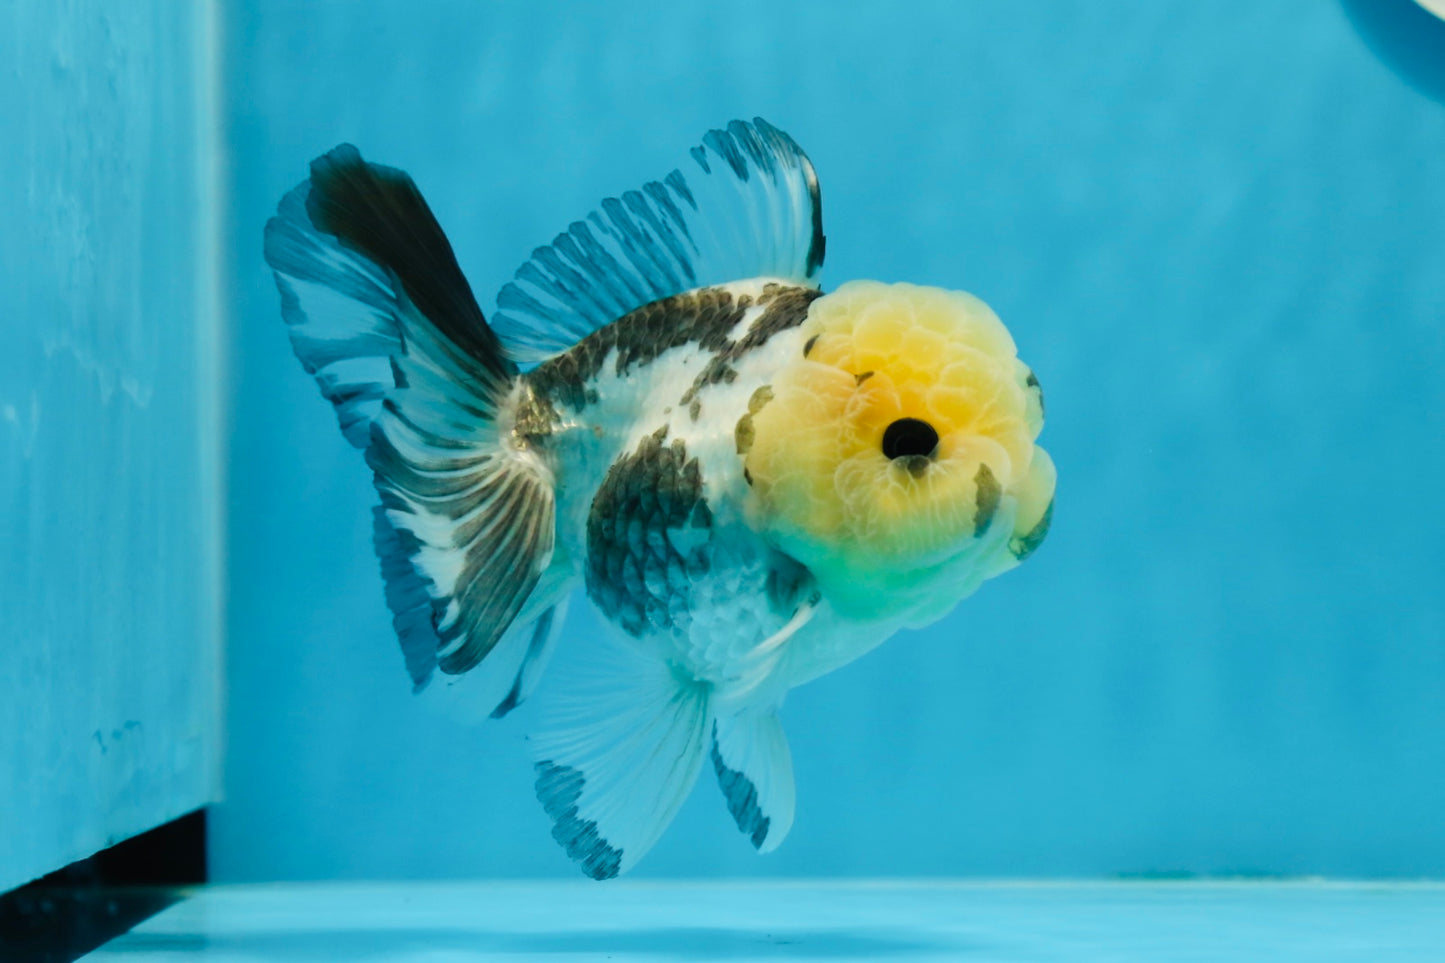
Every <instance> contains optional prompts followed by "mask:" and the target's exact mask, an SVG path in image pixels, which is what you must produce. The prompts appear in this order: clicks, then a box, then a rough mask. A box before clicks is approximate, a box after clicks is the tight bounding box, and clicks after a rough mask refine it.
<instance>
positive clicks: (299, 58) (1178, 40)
mask: <svg viewBox="0 0 1445 963" xmlns="http://www.w3.org/2000/svg"><path fill="white" fill-rule="evenodd" d="M1386 2H1389V3H1396V2H1398V3H1399V5H1400V6H1401V7H1404V6H1405V0H1381V3H1382V4H1384V3H1386ZM907 9H908V11H909V12H908V14H907V15H906V16H905V15H904V13H903V12H902V10H903V8H901V7H900V6H899V5H898V4H896V3H884V2H858V3H849V4H834V3H825V2H785V0H769V2H767V3H761V2H757V3H737V4H731V5H719V4H709V5H692V4H655V5H649V4H641V3H618V4H606V5H602V4H598V5H586V6H584V5H574V4H563V3H557V2H529V3H492V4H473V3H467V2H462V0H454V2H427V3H417V2H415V0H410V2H398V0H381V2H373V3H369V4H366V5H360V4H343V3H334V4H309V5H304V6H303V5H298V4H293V3H289V2H284V0H255V2H249V3H234V4H223V5H222V25H223V42H224V49H225V53H226V59H225V68H224V85H225V89H227V90H228V91H229V93H228V95H227V98H226V101H225V104H226V108H225V109H226V111H227V116H226V122H227V126H226V130H227V137H228V140H229V145H228V149H229V160H228V171H229V173H228V178H229V179H228V189H229V191H230V195H229V196H230V207H229V222H230V230H229V234H228V242H229V245H230V250H229V263H230V264H231V274H230V276H229V297H228V303H229V304H230V305H231V319H230V324H231V328H232V331H231V338H230V343H229V347H230V357H229V361H228V364H229V377H230V383H229V392H230V397H231V398H232V401H231V402H230V428H229V432H228V434H227V438H226V441H227V444H228V446H229V448H228V454H229V464H230V474H229V495H228V502H227V508H228V512H227V517H228V522H229V526H230V533H229V556H228V559H229V569H228V571H229V574H228V582H227V584H228V617H227V624H226V627H227V632H228V639H227V659H228V665H227V671H228V676H227V686H228V710H227V711H228V715H227V720H228V726H227V738H228V746H227V768H226V772H225V787H226V801H225V803H224V804H223V805H221V806H219V807H217V808H216V809H215V810H214V811H213V817H212V823H211V825H212V829H213V839H212V858H213V871H214V873H215V874H216V875H217V876H218V877H219V878H220V879H223V880H253V879H268V878H305V877H311V878H331V877H418V876H420V877H429V876H436V877H458V876H509V877H511V876H553V875H556V876H563V877H567V876H570V875H571V874H573V873H574V872H575V870H574V869H573V868H572V867H571V866H570V865H569V864H568V862H567V861H566V859H565V857H564V856H563V854H562V853H561V852H560V850H558V849H557V848H556V846H555V845H554V844H553V842H552V841H551V839H550V838H549V836H548V827H547V823H546V820H545V818H544V817H543V815H542V814H541V812H540V810H539V808H538V807H537V805H536V803H535V802H534V800H533V798H532V794H531V770H530V767H529V764H528V757H527V753H526V749H525V746H524V745H523V743H522V741H521V737H522V734H523V732H524V731H525V728H526V722H527V719H526V717H525V714H523V717H522V718H519V719H515V720H510V721H508V722H505V723H500V724H489V725H487V726H485V727H481V728H475V729H468V728H462V727H458V726H456V725H455V724H453V723H451V722H449V721H447V720H446V719H445V718H440V717H437V716H435V715H432V714H430V713H428V712H426V711H423V709H422V708H421V707H419V706H418V705H417V704H416V703H415V702H414V701H413V700H412V699H411V697H410V695H409V692H408V688H409V687H408V684H407V680H406V677H405V674H404V672H403V670H402V663H401V659H400V655H399V653H398V651H397V649H396V644H395V640H394V638H393V637H392V633H391V629H390V626H389V619H388V617H387V613H386V611H385V609H384V606H383V602H382V595H381V590H380V582H379V578H378V576H377V572H376V564H375V562H374V560H373V558H372V554H371V549H370V544H369V540H370V522H369V517H370V516H369V506H370V504H371V502H372V501H373V500H374V494H373V492H372V489H371V486H370V482H369V477H368V473H367V472H366V471H365V469H364V467H363V465H362V464H361V461H360V459H359V458H358V457H357V455H356V453H355V452H354V451H353V450H351V449H350V448H349V447H348V446H347V445H346V444H345V443H344V442H343V440H342V439H341V437H340V436H339V434H338V433H337V432H336V429H335V424H334V420H333V417H332V414H331V412H330V411H329V409H328V407H327V406H326V405H325V404H323V403H322V402H321V401H320V400H319V399H318V398H317V397H316V391H315V387H314V385H313V383H312V382H311V379H310V378H308V377H307V376H306V375H305V374H304V373H303V372H302V371H301V370H300V368H299V366H298V365H297V364H296V362H295V360H294V358H293V357H292V356H291V351H290V349H289V346H288V345H287V342H286V337H285V333H284V330H283V325H282V324H281V321H280V319H279V316H278V311H277V298H276V293H275V290H274V286H273V285H272V282H271V280H270V277H269V276H268V274H267V272H266V271H265V269H264V266H263V264H262V261H261V256H260V237H261V228H262V225H263V223H264V222H265V220H266V218H267V217H268V216H269V215H270V213H271V212H272V211H273V210H274V205H275V203H276V201H277V199H278V198H279V197H280V196H281V194H282V193H283V192H284V191H285V190H287V189H288V188H290V187H291V186H292V185H293V184H294V183H295V182H297V181H298V180H299V179H300V178H301V177H302V176H303V175H304V173H305V164H306V162H307V161H308V160H309V159H310V158H311V157H313V156H315V155H316V154H318V153H320V152H322V151H324V150H326V149H328V148H330V147H331V146H333V145H334V144H335V143H337V142H339V141H343V140H347V141H352V142H354V143H356V144H357V145H359V146H360V147H361V148H362V150H363V151H364V152H365V153H366V155H367V156H368V157H369V158H371V159H374V160H378V161H381V162H384V163H388V164H392V165H395V166H399V167H403V168H405V169H407V170H409V171H410V172H411V173H412V174H413V175H414V177H415V178H416V180H417V181H418V183H419V184H420V186H421V187H422V189H423V190H424V191H425V192H426V194H427V196H428V198H429V200H430V202H431V204H432V207H433V209H434V210H435V211H436V212H437V214H438V216H439V218H440V220H441V222H442V224H443V225H444V226H445V227H446V229H447V230H448V232H449V234H450V236H451V237H452V240H453V242H454V245H455V247H456V250H457V254H458V257H459V260H460V262H461V264H462V266H463V268H464V269H465V270H466V271H467V273H468V275H469V277H470V278H471V280H472V284H473V286H474V288H475V289H476V291H477V293H478V295H479V297H480V298H481V300H482V302H483V305H484V307H485V306H486V305H487V304H488V302H489V300H490V297H491V295H492V293H493V292H495V291H496V289H497V288H498V287H499V286H500V285H501V284H502V283H503V282H504V281H505V280H507V278H508V277H509V274H510V272H511V270H512V269H513V268H514V267H515V266H516V265H517V264H518V263H520V262H521V261H522V260H523V259H524V258H525V257H526V256H527V255H528V253H529V252H530V250H531V248H532V247H533V246H535V245H537V244H540V243H543V242H545V241H547V240H549V239H550V238H551V236H552V235H553V234H554V233H555V232H557V231H558V230H560V229H562V228H563V227H565V225H566V224H567V223H568V222H569V221H571V220H573V219H574V218H576V217H579V216H581V215H582V214H583V213H585V212H586V211H588V210H590V209H591V208H592V207H593V206H594V204H595V203H596V201H597V200H598V199H599V198H601V197H602V196H604V195H607V194H612V193H616V192H618V191H621V190H625V189H629V188H632V187H635V186H637V185H638V184H640V183H641V182H642V181H644V180H647V179H651V178H654V177H657V176H659V175H661V174H663V173H665V172H666V171H668V170H670V169H671V168H672V167H673V166H674V165H676V164H678V163H679V162H680V161H681V160H682V159H683V156H684V151H685V149H686V148H687V147H688V146H690V145H692V144H693V143H695V142H696V140H697V138H698V137H699V136H700V135H701V134H702V133H703V131H705V130H706V129H708V128H709V127H712V126H717V125H720V124H722V123H724V122H726V121H727V120H729V119H731V118H733V117H751V116H753V115H755V114H761V115H763V116H765V117H767V118H768V119H769V120H771V121H772V122H773V123H775V124H777V125H778V126H780V127H782V128H784V129H785V130H787V131H788V132H790V133H791V134H792V135H793V136H794V137H795V138H796V139H797V140H798V141H799V142H800V143H801V144H802V145H803V146H804V148H805V149H807V150H808V152H809V153H810V154H811V156H812V158H813V160H814V162H815V164H816V165H817V168H818V171H819V174H820V177H821V180H822V185H823V194H824V207H825V221H826V229H827V233H828V238H829V244H828V262H827V266H826V268H825V271H824V286H825V287H831V286H834V285H836V284H838V283H840V282H842V281H844V280H847V279H850V278H854V277H871V278H879V279H884V280H910V281H917V282H922V283H929V284H937V285H942V286H947V287H959V288H965V289H968V290H971V291H973V292H975V293H977V294H979V295H980V296H982V297H983V298H984V299H986V300H987V301H989V302H990V303H991V304H992V305H993V306H994V307H995V308H996V309H997V310H998V312H999V314H1000V315H1001V316H1002V317H1003V318H1004V320H1005V321H1006V322H1007V323H1008V324H1009V325H1010V327H1011V329H1012V330H1013V332H1014V335H1015V337H1016V339H1017V341H1018V343H1019V345H1020V350H1021V353H1022V355H1023V357H1025V358H1026V359H1027V360H1028V361H1029V362H1030V364H1031V365H1032V366H1033V367H1034V369H1035V370H1036V371H1037V372H1038V375H1039V377H1040V379H1041V380H1042V382H1043V386H1044V390H1045V393H1046V395H1047V399H1048V424H1047V427H1046V429H1045V432H1044V436H1043V442H1044V444H1045V445H1046V447H1047V448H1048V449H1049V451H1050V452H1051V453H1052V454H1053V456H1054V458H1055V460H1056V462H1057V464H1058V467H1059V476H1060V480H1059V488H1058V502H1057V509H1056V513H1055V522H1054V528H1053V532H1052V534H1051V535H1050V538H1049V540H1048V542H1047V543H1046V544H1045V545H1044V547H1043V549H1042V550H1041V551H1040V552H1039V554H1038V555H1037V556H1036V557H1035V558H1034V559H1032V560H1030V561H1029V562H1028V563H1027V564H1026V565H1025V566H1024V567H1022V568H1021V569H1020V570H1018V571H1017V572H1015V573H1012V574H1010V575H1008V576H1006V577H1004V578H1002V579H1000V580H999V581H997V582H994V583H990V584H989V585H986V586H985V587H984V588H983V590H982V591H981V592H980V593H979V594H978V595H977V596H976V597H974V598H973V599H970V600H969V601H967V602H966V603H964V605H963V606H962V607H961V608H960V609H959V610H958V611H957V612H956V613H955V614H954V615H953V616H951V617H950V618H949V619H947V620H945V621H944V622H942V623H940V624H938V625H937V626H935V627H933V628H931V629H929V630H927V631H924V632H917V633H905V634H903V635H901V636H900V637H898V638H896V639H894V640H892V641H890V642H889V643H888V644H886V645H885V646H883V647H882V648H881V649H879V650H878V651H877V652H875V653H874V654H872V655H870V656H868V657H867V658H865V659H864V660H862V661H860V662H859V663H856V664H854V665H853V666H850V667H848V668H846V669H844V670H842V671H840V672H838V673H836V674H834V675H832V676H829V677H827V678H824V679H822V680H820V681H818V682H817V683H814V684H813V685H811V686H809V687H807V688H804V689H801V690H799V691H797V692H796V693H794V695H793V696H792V697H791V699H790V701H789V703H788V705H787V707H786V708H785V710H784V716H783V719H784V724H785V726H786V728H787V730H788V732H789V736H790V739H791V743H792V748H793V755H794V759H795V762H796V768H797V777H798V793H799V804H798V819H797V824H796V826H795V828H794V829H793V832H792V835H791V836H790V838H789V839H788V840H787V842H786V843H785V844H784V846H783V847H782V849H781V850H780V851H778V852H777V853H775V854H773V855H771V856H769V857H766V858H759V857H757V856H755V855H754V854H753V853H752V852H751V848H750V847H749V846H748V845H747V843H746V841H745V840H744V839H742V838H741V837H740V836H739V835H738V834H737V833H736V831H735V830H734V829H733V828H732V826H731V824H730V821H729V819H728V816H727V814H726V812H725V810H724V808H723V806H722V805H721V801H720V798H719V797H718V794H717V792H716V790H715V788H714V787H713V786H711V785H710V784H708V781H707V780H706V779H704V780H703V783H702V784H701V785H700V786H699V789H698V791H697V793H696V794H695V795H694V797H693V799H692V800H691V802H690V803H689V804H688V806H687V807H686V808H685V809H684V811H683V813H682V815H681V816H680V818H679V819H678V820H677V822H676V823H675V824H674V826H673V827H672V829H671V830H670V831H669V832H668V834H667V835H666V836H665V837H664V838H663V840H662V842H661V843H660V844H659V845H658V846H657V848H656V849H655V850H654V851H653V852H652V853H651V854H650V855H649V856H648V858H647V859H646V860H645V861H644V862H643V864H642V865H641V867H639V869H638V871H637V875H638V876H644V877H645V876H671V875H686V876H704V877H706V876H729V875H761V876H771V875H777V876H793V875H806V876H832V875H873V876H877V875H978V874H983V875H989V876H1078V875H1088V876H1098V875H1103V876H1110V875H1115V874H1130V875H1135V874H1142V875H1149V874H1239V873H1245V874H1301V873H1303V874H1327V875H1344V876H1376V875H1380V876H1407V877H1408V876H1418V875H1436V876H1438V875H1441V874H1445V821H1442V820H1441V818H1440V814H1441V813H1442V812H1445V591H1442V590H1445V540H1442V538H1441V537H1440V535H1441V531H1442V528H1445V502H1442V500H1441V499H1440V498H1439V497H1438V493H1439V490H1440V479H1441V477H1442V474H1445V379H1442V377H1441V375H1440V373H1441V371H1442V370H1445V325H1442V321H1445V177H1442V176H1441V170H1442V162H1445V106H1442V104H1441V103H1440V102H1437V101H1436V100H1434V99H1432V97H1431V94H1430V91H1431V88H1430V87H1429V84H1428V82H1426V81H1422V80H1420V78H1419V75H1418V74H1414V73H1411V71H1410V69H1405V68H1401V67H1400V63H1401V61H1399V60H1398V59H1390V60H1389V63H1388V64H1387V63H1386V61H1385V60H1382V59H1381V58H1380V57H1379V56H1377V51H1378V50H1380V49H1381V48H1380V47H1379V44H1378V43H1376V41H1375V40H1373V39H1372V40H1371V41H1370V42H1369V43H1367V42H1366V40H1365V39H1364V38H1362V36H1361V34H1360V33H1359V32H1358V31H1357V30H1356V29H1355V26H1354V22H1352V20H1351V19H1350V17H1348V16H1347V15H1346V11H1345V9H1344V8H1343V7H1342V6H1339V5H1337V4H1334V3H1321V2H1308V0H1220V2H1217V3H1208V4H1204V3H1195V2H1188V0H1168V2H1164V0H1160V2H1155V3H1148V4H1140V3H1131V2H1126V0H1066V2H1057V3H1052V4H1047V5H1040V4H1019V3H1015V2H1012V0H974V2H969V3H956V2H949V3H945V2H939V3H931V4H918V5H910V6H909V7H908V8H907ZM1371 36H1372V37H1373V36H1374V35H1373V34H1371ZM1371 44H1375V45H1374V46H1372V45H1371ZM1440 56H1441V57H1442V58H1445V47H1442V48H1441V53H1440ZM1387 59H1388V58H1387ZM583 608H584V607H583V606H576V607H574V614H573V622H572V623H571V626H570V628H569V632H568V636H567V637H566V639H565V642H566V643H568V644H575V645H585V644H586V642H587V639H588V637H589V635H591V634H592V633H595V632H597V631H600V627H599V626H598V625H597V623H596V621H595V620H594V619H593V618H592V617H591V616H590V615H588V614H587V613H586V612H585V611H583Z"/></svg>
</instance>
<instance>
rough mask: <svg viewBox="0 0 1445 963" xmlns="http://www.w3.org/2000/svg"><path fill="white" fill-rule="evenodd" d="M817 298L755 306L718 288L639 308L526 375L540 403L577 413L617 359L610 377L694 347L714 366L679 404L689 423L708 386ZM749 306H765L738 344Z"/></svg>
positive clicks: (776, 296)
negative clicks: (608, 364) (608, 363)
mask: <svg viewBox="0 0 1445 963" xmlns="http://www.w3.org/2000/svg"><path fill="white" fill-rule="evenodd" d="M821 294H822V292H821V291H818V290H816V289H814V288H801V287H792V286H788V285H782V284H768V285H766V286H765V287H764V288H763V293H762V294H761V295H759V296H758V298H757V299H756V301H755V300H754V299H753V298H752V296H750V295H741V296H734V295H733V294H732V293H731V292H729V291H726V290H724V289H723V288H702V289H701V290H698V291H692V292H689V293H687V294H679V295H675V296H673V297H670V298H663V299H662V300H660V301H654V302H652V303H651V304H646V305H643V306H642V307H640V308H638V309H637V310H636V311H633V312H631V313H630V314H626V315H624V316H622V317H621V318H618V319H617V320H616V321H614V322H612V323H611V324H609V325H607V326H606V327H605V328H601V329H599V330H598V331H595V332H593V333H592V334H590V335H588V336H587V337H585V338H583V339H582V340H581V341H579V342H578V343H577V344H576V346H575V347H573V348H572V349H571V350H569V351H567V352H565V353H563V354H560V355H558V356H557V357H555V358H550V359H548V360H547V361H544V362H543V363H542V364H540V365H538V366H537V367H536V368H535V369H534V370H533V371H531V372H530V373H529V374H527V375H525V378H526V380H527V381H528V383H529V384H530V385H531V386H532V388H533V389H534V390H535V393H536V394H537V395H538V396H539V397H540V398H542V399H546V400H549V401H551V402H553V403H556V404H560V405H563V406H566V407H567V408H570V409H571V410H572V411H581V410H582V409H583V408H584V407H586V406H587V405H589V404H596V403H597V402H598V400H599V399H598V397H597V393H596V390H595V389H592V388H589V382H591V381H592V380H593V379H594V378H596V377H597V375H598V374H599V373H600V372H601V371H602V366H603V365H604V364H605V363H606V361H607V358H608V357H609V356H610V355H611V354H612V353H613V352H614V351H615V352H616V361H615V362H614V364H615V371H616V373H617V374H618V375H625V374H627V372H628V371H630V370H632V369H633V368H634V367H637V366H639V365H646V364H650V363H651V362H653V361H655V360H656V359H657V358H658V356H660V355H662V354H664V353H665V352H667V351H670V350H672V349H673V348H680V347H682V346H684V345H687V344H696V345H698V346H699V347H700V348H702V349H703V350H704V351H708V352H711V353H712V354H713V357H712V359H711V360H710V361H709V362H708V363H707V365H706V366H705V367H704V368H703V370H702V372H701V373H700V374H699V375H698V376H697V378H696V379H695V380H694V381H693V384H692V386H691V387H689V388H688V390H687V391H686V392H685V393H684V394H683V396H682V398H681V399H680V400H679V402H678V404H679V406H681V407H684V408H686V409H687V410H688V413H689V415H690V416H691V418H692V420H694V421H696V420H698V418H699V417H701V414H702V406H701V401H700V399H699V398H698V393H699V392H701V391H702V389H704V388H706V387H707V386H708V385H712V384H717V383H719V382H728V383H730V382H732V381H733V380H734V379H736V378H737V370H736V368H735V367H734V366H733V365H734V362H736V361H737V360H738V359H739V358H741V357H742V356H743V355H744V354H746V353H747V352H749V351H752V350H753V349H755V348H758V347H761V346H762V345H764V344H766V343H767V342H768V340H769V339H770V338H772V337H773V335H775V334H777V333H779V332H780V331H786V330H788V329H789V328H794V327H797V326H798V325H799V324H802V323H803V320H804V319H805V318H807V316H808V305H810V304H812V302H813V301H814V300H815V299H816V298H818V297H819V296H820V295H821ZM754 304H758V305H763V306H765V310H764V311H763V313H762V314H761V315H759V316H758V318H757V320H756V321H754V322H753V324H752V326H751V327H750V328H749V329H748V332H747V334H745V335H744V336H743V337H742V338H740V339H739V340H737V341H732V340H730V339H729V338H728V335H729V334H730V333H731V332H732V330H733V329H734V328H735V327H737V324H738V322H739V321H741V320H742V318H743V315H744V314H745V313H746V312H747V310H748V309H749V308H750V307H752V306H753V305H754Z"/></svg>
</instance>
